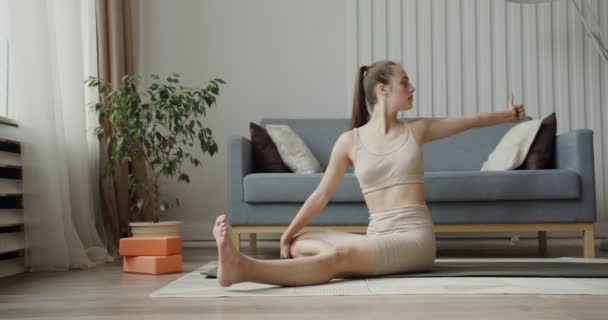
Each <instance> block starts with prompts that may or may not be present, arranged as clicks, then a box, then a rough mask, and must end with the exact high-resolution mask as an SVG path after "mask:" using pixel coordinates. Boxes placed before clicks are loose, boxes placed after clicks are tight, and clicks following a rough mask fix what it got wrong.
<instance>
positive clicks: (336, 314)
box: [0, 240, 608, 320]
mask: <svg viewBox="0 0 608 320" xmlns="http://www.w3.org/2000/svg"><path fill="white" fill-rule="evenodd" d="M457 242H458V243H454V241H452V242H450V243H445V244H444V243H442V242H441V241H439V242H438V257H439V258H446V257H534V256H536V248H535V247H534V245H533V242H529V244H528V245H525V244H523V242H522V244H518V245H514V246H509V245H508V244H507V241H504V240H502V241H497V243H495V244H491V243H490V244H484V245H479V244H476V243H477V242H473V244H471V243H468V244H464V245H463V243H465V242H466V241H462V240H459V241H457ZM211 245H212V244H204V246H206V247H186V248H184V256H185V257H184V262H185V265H184V268H185V270H184V271H185V272H186V271H190V270H193V269H195V268H197V267H199V266H200V265H202V264H203V263H205V262H208V261H210V260H214V259H216V258H217V255H216V254H217V253H216V250H215V248H214V247H212V246H211ZM260 246H261V247H260V248H259V249H258V252H257V253H256V256H258V257H261V258H276V257H277V256H278V248H277V246H276V245H275V244H274V243H271V244H264V243H261V244H260ZM244 250H245V252H247V251H246V250H247V249H246V247H245V248H244ZM549 255H550V256H573V257H580V256H581V255H582V251H581V247H580V244H578V245H571V244H562V245H556V244H554V243H552V242H551V241H550V242H549ZM597 256H598V257H603V258H606V257H608V252H602V251H598V252H597ZM179 276H180V275H179V274H174V275H164V276H147V275H135V274H124V273H122V270H121V264H120V262H116V263H112V264H106V265H103V266H99V267H97V268H94V269H90V270H81V271H70V272H57V273H28V274H22V275H17V276H13V277H9V278H4V279H0V319H23V318H28V319H32V318H35V319H85V318H86V319H129V320H132V319H248V320H254V319H264V320H267V319H290V320H291V319H349V320H353V319H367V320H370V319H372V320H373V319H406V318H407V319H445V320H453V319H517V320H524V319H602V320H605V319H608V307H606V306H607V305H608V296H590V295H589V296H584V295H579V296H574V295H564V296H559V295H420V296H417V295H395V296H384V295H383V296H354V297H278V298H276V297H274V298H211V299H152V298H149V297H148V295H149V294H150V293H151V292H153V291H155V290H156V289H159V288H160V287H162V286H164V285H165V284H167V283H169V282H171V281H172V280H174V279H176V278H178V277H179Z"/></svg>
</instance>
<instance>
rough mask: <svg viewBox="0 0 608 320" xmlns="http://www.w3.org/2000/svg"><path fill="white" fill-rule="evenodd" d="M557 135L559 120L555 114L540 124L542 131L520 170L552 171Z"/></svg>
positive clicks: (539, 130)
mask: <svg viewBox="0 0 608 320" xmlns="http://www.w3.org/2000/svg"><path fill="white" fill-rule="evenodd" d="M556 133H557V118H556V117H555V112H553V113H551V114H550V115H549V116H547V117H546V118H545V119H543V121H542V122H541V124H540V129H538V132H537V133H536V137H535V138H534V141H533V142H532V146H530V150H528V154H527V155H526V159H525V160H524V162H523V163H522V164H521V166H519V167H518V168H517V169H518V170H521V169H523V170H531V169H551V168H552V165H553V163H552V162H553V157H554V156H555V139H556V137H555V134H556Z"/></svg>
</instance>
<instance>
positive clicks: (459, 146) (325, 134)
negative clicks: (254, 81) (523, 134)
mask: <svg viewBox="0 0 608 320" xmlns="http://www.w3.org/2000/svg"><path fill="white" fill-rule="evenodd" d="M414 119H415V118H401V120H402V121H406V122H409V121H412V120H414ZM525 120H530V117H529V116H528V117H526V119H525ZM260 124H261V125H262V126H264V125H266V124H283V125H288V126H289V127H290V128H291V129H292V130H293V131H294V132H295V133H296V134H298V136H300V138H302V140H304V142H305V143H306V145H307V146H308V148H310V150H311V151H312V153H313V154H314V155H315V157H317V159H318V160H319V162H320V164H321V167H323V170H325V169H326V168H327V164H328V162H329V156H330V154H331V150H332V147H333V146H334V144H335V142H336V140H337V139H338V137H339V136H340V134H342V133H343V132H345V131H347V130H348V129H349V125H350V119H347V118H325V119H314V118H293V119H288V118H267V119H262V120H261V121H260ZM515 124H516V123H514V122H509V123H504V124H500V125H495V126H491V127H483V128H473V129H470V130H467V131H464V132H461V133H459V134H456V135H453V136H450V137H447V138H444V139H440V140H435V141H432V142H429V143H427V144H425V145H424V146H423V150H424V151H423V157H424V170H425V171H427V172H430V171H467V170H480V169H481V166H482V165H483V163H484V162H485V161H486V160H487V158H488V155H489V154H490V152H492V150H494V148H495V147H496V145H497V144H498V142H499V141H500V139H501V138H502V136H503V135H504V134H505V133H506V132H507V131H509V129H510V128H512V127H513V126H514V125H515ZM347 172H352V167H351V168H349V169H348V171H347Z"/></svg>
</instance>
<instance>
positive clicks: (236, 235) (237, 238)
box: [230, 227, 241, 252]
mask: <svg viewBox="0 0 608 320" xmlns="http://www.w3.org/2000/svg"><path fill="white" fill-rule="evenodd" d="M230 238H231V239H232V244H234V247H235V248H236V251H237V252H241V232H240V231H239V230H238V229H235V228H234V227H232V234H231V236H230Z"/></svg>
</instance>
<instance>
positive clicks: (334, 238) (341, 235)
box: [290, 230, 363, 258]
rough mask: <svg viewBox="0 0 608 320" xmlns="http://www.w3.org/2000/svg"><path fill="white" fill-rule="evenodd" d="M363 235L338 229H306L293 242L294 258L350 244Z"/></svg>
mask: <svg viewBox="0 0 608 320" xmlns="http://www.w3.org/2000/svg"><path fill="white" fill-rule="evenodd" d="M362 238H363V235H360V234H354V233H348V232H338V231H331V230H328V231H306V232H302V233H300V234H298V235H297V236H296V237H295V238H294V240H293V242H292V244H291V252H290V253H291V256H292V257H293V258H301V257H310V256H315V255H318V254H321V253H323V252H327V251H331V250H333V249H335V248H339V247H341V246H345V245H348V244H349V243H352V242H356V241H358V240H360V239H362Z"/></svg>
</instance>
